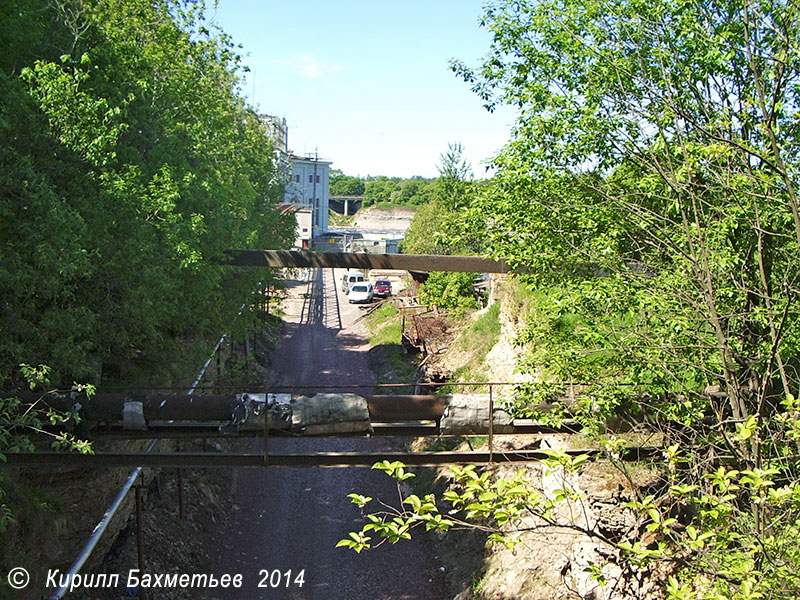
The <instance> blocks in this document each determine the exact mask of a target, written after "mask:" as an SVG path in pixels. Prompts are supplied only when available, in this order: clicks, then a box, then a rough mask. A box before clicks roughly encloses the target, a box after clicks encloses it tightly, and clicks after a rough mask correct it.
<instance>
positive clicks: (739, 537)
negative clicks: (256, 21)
mask: <svg viewBox="0 0 800 600" xmlns="http://www.w3.org/2000/svg"><path fill="white" fill-rule="evenodd" d="M798 21H800V12H799V10H798V5H797V3H796V2H792V1H789V0H748V1H746V2H734V1H729V0H711V1H708V2H702V3H700V2H691V1H685V0H655V1H654V2H640V1H637V0H588V1H587V0H580V1H577V0H544V1H532V0H498V1H495V2H490V3H489V4H488V5H487V6H486V9H485V16H484V19H483V24H484V25H485V26H486V27H487V28H488V29H489V30H490V32H491V34H492V36H493V41H492V44H491V48H490V50H489V53H488V55H487V56H486V57H485V59H484V60H483V61H482V62H481V64H480V65H479V66H477V67H475V68H473V67H470V66H467V65H465V64H463V63H461V62H454V63H453V69H454V71H455V72H456V73H457V74H458V75H459V76H460V77H461V78H462V79H464V80H465V81H466V82H467V83H469V84H470V85H471V86H472V88H473V90H474V91H475V92H476V93H477V94H478V95H479V96H480V97H481V98H482V99H483V100H484V101H485V103H486V106H487V107H488V108H489V109H493V108H494V107H496V106H498V105H499V104H508V105H510V106H513V107H515V108H516V109H517V111H518V114H519V118H518V120H517V123H516V125H515V128H514V132H513V136H512V139H511V141H510V142H509V143H508V145H507V146H506V148H505V149H504V151H503V152H502V153H501V155H500V156H499V157H497V159H496V166H497V168H498V176H497V178H496V183H495V185H493V186H492V187H491V188H489V189H488V190H486V193H484V194H480V195H478V196H477V198H476V199H475V200H473V201H472V202H471V203H470V204H469V206H468V208H467V209H466V210H465V211H464V212H465V213H466V216H462V217H460V219H462V221H461V222H467V223H476V224H477V223H480V224H481V225H482V226H483V228H484V232H485V241H486V249H487V250H488V252H489V253H490V254H491V255H493V256H496V257H503V258H507V259H508V260H509V261H510V263H511V265H512V266H513V267H514V268H515V269H516V271H517V272H518V273H519V276H520V277H521V278H522V279H523V280H524V281H526V282H527V283H528V284H529V285H530V287H531V288H533V289H535V290H536V293H537V299H538V301H537V303H536V306H535V309H534V311H533V315H532V317H531V319H530V321H529V324H528V327H527V330H526V331H525V332H524V333H523V335H522V336H521V337H520V338H519V340H518V341H519V342H520V343H521V344H522V345H524V346H525V348H527V349H528V350H529V352H528V357H527V360H526V362H525V364H523V365H522V367H523V369H525V370H526V371H528V372H529V373H532V374H533V375H535V377H536V379H537V380H538V381H541V382H543V383H544V384H545V385H541V384H539V385H537V386H528V387H529V389H521V390H520V393H519V395H518V397H517V399H518V400H519V402H520V404H525V403H526V402H527V400H529V399H530V396H528V395H527V392H528V391H530V389H533V388H536V387H543V388H544V389H545V391H546V392H547V393H548V394H553V395H558V394H559V393H563V392H564V390H565V388H564V386H562V385H561V382H582V383H583V384H584V385H583V387H582V390H583V392H584V393H582V394H580V397H579V402H578V404H579V406H578V407H577V408H575V409H573V410H577V411H578V415H577V416H578V417H579V418H580V419H581V420H582V421H583V422H584V424H586V425H588V426H591V425H598V424H602V423H603V421H604V419H605V418H607V417H608V416H609V415H610V414H612V413H616V414H617V415H620V414H621V413H623V411H627V414H628V415H635V414H636V413H638V414H639V415H641V414H642V413H646V417H647V419H648V420H649V422H651V423H653V422H655V423H656V424H658V425H659V426H661V427H663V428H664V430H665V432H666V435H667V436H668V437H667V439H669V436H671V435H675V432H676V431H678V432H680V433H679V444H678V445H674V446H671V447H670V448H669V449H668V452H667V454H668V458H669V461H670V463H669V464H670V465H671V466H672V469H673V470H672V471H671V472H670V475H669V483H670V488H669V491H667V492H665V493H663V494H662V495H661V496H660V497H658V498H652V497H651V498H647V497H646V496H645V497H644V498H639V499H638V500H637V502H636V504H635V506H634V507H633V508H634V509H635V510H636V511H638V512H637V514H638V516H639V519H640V520H639V525H640V527H641V529H640V533H641V534H642V535H641V538H640V539H638V540H630V541H629V542H628V543H627V545H624V544H617V547H618V549H619V550H621V551H623V552H624V553H625V555H626V556H627V557H628V559H629V560H630V561H632V564H640V565H642V564H646V563H648V562H650V561H665V560H666V561H672V564H673V565H674V566H675V568H676V574H675V576H674V577H673V578H672V579H671V580H669V581H668V583H666V584H665V591H666V593H667V594H668V595H669V597H671V598H686V599H689V598H691V599H698V600H699V599H700V598H787V599H788V598H793V597H796V596H797V594H798V582H797V579H796V577H795V576H794V573H796V572H797V570H798V565H799V564H800V556H798V554H797V552H796V550H795V548H796V545H797V544H796V540H797V533H798V531H797V526H798V522H800V521H798V519H800V504H798V503H797V488H798V481H800V480H799V479H798V476H797V475H798V474H797V471H796V468H795V463H796V460H795V458H796V456H797V448H796V441H797V439H796V435H795V429H796V424H797V413H796V411H797V404H796V400H794V394H796V392H797V390H798V389H800V348H799V347H798V343H797V340H798V339H800V312H799V311H798V308H797V298H798V292H800V285H799V283H800V282H799V281H798V278H800V210H798V194H797V184H798V181H797V172H798V171H797V165H798V149H799V148H800V139H799V138H798V134H800V129H798V127H799V126H800V113H799V112H798V110H800V102H799V100H800V98H799V97H798V95H800V22H798ZM451 222H459V221H458V220H456V219H454V218H451ZM439 231H442V229H441V228H440V229H439ZM456 233H458V232H456ZM454 239H455V236H454V238H448V239H445V240H444V242H445V243H448V242H449V243H453V240H454ZM634 401H636V402H634ZM679 449H680V450H683V451H685V454H683V459H682V460H678V459H675V458H674V457H675V455H676V453H677V451H678V450H679ZM490 491H491V490H486V492H487V495H486V499H485V500H484V499H483V498H480V497H478V500H479V502H478V503H475V504H476V505H477V506H476V507H474V508H473V515H474V514H475V513H474V511H475V510H478V508H480V509H481V510H484V511H485V516H490V517H493V516H494V515H496V514H497V511H498V510H502V507H494V506H492V505H491V504H490V501H491V499H492V498H493V497H494V496H492V495H491V494H490V493H488V492H490ZM537 506H541V505H540V504H534V507H537ZM481 507H483V508H481ZM667 507H669V508H667ZM534 509H535V508H534ZM535 510H538V509H535ZM430 512H431V511H430V510H428V511H426V514H427V513H430ZM542 514H544V513H542ZM406 516H409V517H410V515H406ZM414 518H416V519H421V518H422V515H419V516H417V517H414ZM678 518H679V519H680V520H677V521H676V519H678ZM412 520H413V519H412ZM589 533H591V532H589ZM645 534H654V535H655V536H656V538H657V542H652V543H651V541H652V536H650V537H649V539H650V540H651V541H647V539H646V538H647V536H645Z"/></svg>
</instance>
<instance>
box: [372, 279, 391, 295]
mask: <svg viewBox="0 0 800 600" xmlns="http://www.w3.org/2000/svg"><path fill="white" fill-rule="evenodd" d="M375 295H376V296H380V297H381V298H386V297H388V296H391V295H392V282H391V281H389V280H388V279H378V280H377V281H376V282H375Z"/></svg>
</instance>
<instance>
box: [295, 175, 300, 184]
mask: <svg viewBox="0 0 800 600" xmlns="http://www.w3.org/2000/svg"><path fill="white" fill-rule="evenodd" d="M294 182H295V183H300V175H295V176H294Z"/></svg>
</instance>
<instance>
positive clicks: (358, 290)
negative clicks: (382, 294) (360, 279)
mask: <svg viewBox="0 0 800 600" xmlns="http://www.w3.org/2000/svg"><path fill="white" fill-rule="evenodd" d="M374 295H375V289H374V288H373V287H372V284H371V283H354V284H353V285H351V286H350V291H349V292H348V293H347V301H348V302H349V303H350V304H354V303H356V302H372V298H373V296H374Z"/></svg>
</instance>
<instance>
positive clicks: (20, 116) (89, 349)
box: [0, 0, 294, 386]
mask: <svg viewBox="0 0 800 600" xmlns="http://www.w3.org/2000/svg"><path fill="white" fill-rule="evenodd" d="M0 40H2V47H3V49H4V50H3V52H2V53H0V97H2V98H3V102H2V103H0V140H2V141H1V142H0V144H1V147H0V151H1V152H0V156H1V157H2V158H0V161H2V162H1V164H2V169H0V235H1V236H2V249H0V253H2V254H1V257H2V260H0V295H2V297H3V303H2V308H0V328H2V331H3V344H2V347H1V349H0V382H2V384H3V385H5V386H8V385H9V384H12V385H13V384H16V383H18V382H20V381H21V379H22V377H21V375H20V372H19V365H20V364H22V363H25V364H30V365H34V366H35V365H39V364H45V365H48V366H49V367H50V369H51V373H50V380H51V381H52V382H53V383H54V384H58V383H64V384H67V385H69V384H71V383H72V382H73V381H89V382H92V383H98V382H102V381H106V380H116V381H119V380H121V379H134V380H137V381H138V382H140V383H141V380H140V378H141V377H142V376H143V375H144V374H145V373H147V374H150V375H152V376H153V379H156V378H157V377H158V376H159V375H161V377H162V380H161V381H162V383H163V382H164V381H165V380H166V377H164V376H165V375H166V373H164V369H163V367H164V366H165V365H168V364H169V363H170V362H171V358H172V357H174V356H176V355H178V356H180V355H186V354H187V353H190V352H191V351H192V349H193V347H194V344H195V342H199V343H200V346H199V348H200V352H201V353H203V354H205V353H207V351H208V338H209V337H210V336H219V334H220V333H221V332H222V331H223V327H229V326H230V323H231V321H232V320H233V318H234V317H235V316H236V314H237V312H238V311H239V308H240V307H241V305H242V303H243V302H244V301H245V299H246V297H247V294H248V293H249V292H250V291H251V290H252V289H253V288H254V286H255V284H256V282H257V281H258V280H259V279H260V278H263V276H264V275H263V273H250V272H247V273H245V272H243V271H241V270H239V271H234V270H232V269H230V268H223V267H219V266H215V264H214V263H215V262H216V261H219V260H220V259H222V258H223V253H224V251H225V250H226V249H231V248H236V249H238V248H276V247H282V246H285V245H287V244H289V243H291V239H292V233H293V227H294V224H293V223H292V222H290V221H289V220H287V218H286V217H283V216H281V215H279V214H278V213H277V212H275V211H274V210H273V205H274V203H275V202H276V201H277V200H278V198H279V197H280V186H279V185H278V180H277V173H276V169H275V165H274V164H273V162H272V158H271V156H272V153H271V149H270V144H269V142H268V140H267V137H266V135H265V134H266V130H265V128H264V127H263V126H262V124H261V123H260V122H259V119H258V118H257V116H256V115H255V114H254V113H253V112H252V111H251V110H249V109H248V108H246V107H245V105H244V103H243V101H242V100H241V99H240V98H239V96H238V95H237V85H238V70H239V68H240V67H239V56H238V55H237V53H236V51H235V48H234V46H233V44H232V42H231V40H230V39H229V38H228V37H227V36H226V35H225V34H223V33H222V32H220V31H217V30H215V28H214V26H213V25H212V24H210V23H208V22H207V21H206V20H205V18H204V16H203V13H202V4H198V3H190V2H186V3H183V2H171V1H168V0H159V1H156V2H149V1H147V2H145V1H143V0H112V1H109V2H100V1H92V0H90V1H84V2H77V3H72V2H45V3H42V2H36V1H33V0H9V1H8V2H3V3H2V7H0Z"/></svg>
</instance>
